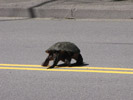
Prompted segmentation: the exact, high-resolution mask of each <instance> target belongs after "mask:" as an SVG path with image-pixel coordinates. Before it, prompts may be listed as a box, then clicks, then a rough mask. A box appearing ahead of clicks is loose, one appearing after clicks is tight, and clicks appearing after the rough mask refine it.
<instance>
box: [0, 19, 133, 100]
mask: <svg viewBox="0 0 133 100" xmlns="http://www.w3.org/2000/svg"><path fill="white" fill-rule="evenodd" d="M132 26H133V21H132V20H119V21H118V20H110V21H109V20H108V21H107V20H106V21H102V20H101V21H100V20H92V21H87V20H46V19H26V20H9V19H8V20H5V19H4V20H3V19H1V21H0V52H1V55H0V63H1V64H2V63H4V64H32V65H33V64H37V65H40V64H41V63H42V62H43V61H44V60H45V58H46V56H47V54H46V53H45V50H46V49H47V48H48V47H49V46H51V45H52V44H53V43H55V42H58V41H71V42H74V43H75V44H76V45H78V47H79V48H80V49H81V53H82V55H83V58H84V62H85V63H87V64H89V65H87V66H90V67H114V68H115V67H119V68H133V66H132V65H133V55H132V51H133V34H132V32H133V28H132ZM73 62H74V61H73ZM132 83H133V76H132V75H128V74H127V75H126V74H104V73H83V72H47V71H26V70H23V71H20V70H2V69H0V91H1V92H0V100H18V99H19V100H52V99H53V100H132V98H133V95H132V94H133V90H132V89H133V86H132Z"/></svg>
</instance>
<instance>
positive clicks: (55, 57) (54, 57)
mask: <svg viewBox="0 0 133 100" xmlns="http://www.w3.org/2000/svg"><path fill="white" fill-rule="evenodd" d="M53 59H54V60H53V62H54V63H53V65H52V66H50V67H48V68H47V69H50V68H54V67H55V66H56V65H57V64H58V62H59V60H60V54H59V53H55V54H54V56H53Z"/></svg>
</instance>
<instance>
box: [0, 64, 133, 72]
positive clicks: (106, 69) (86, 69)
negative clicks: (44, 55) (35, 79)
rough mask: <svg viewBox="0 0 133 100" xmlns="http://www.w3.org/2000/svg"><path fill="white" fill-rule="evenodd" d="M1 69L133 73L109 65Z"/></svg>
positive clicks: (36, 66)
mask: <svg viewBox="0 0 133 100" xmlns="http://www.w3.org/2000/svg"><path fill="white" fill-rule="evenodd" d="M0 69H12V70H36V71H64V72H93V73H115V74H133V68H109V67H86V66H84V67H60V68H54V69H46V67H42V66H41V65H24V64H0Z"/></svg>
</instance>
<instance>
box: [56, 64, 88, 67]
mask: <svg viewBox="0 0 133 100" xmlns="http://www.w3.org/2000/svg"><path fill="white" fill-rule="evenodd" d="M87 65H89V64H87V63H83V64H81V65H77V64H76V63H72V64H71V66H70V67H84V66H87ZM58 66H59V67H68V65H67V64H59V65H58Z"/></svg>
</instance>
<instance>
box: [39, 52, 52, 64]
mask: <svg viewBox="0 0 133 100" xmlns="http://www.w3.org/2000/svg"><path fill="white" fill-rule="evenodd" d="M52 58H53V55H52V53H50V54H49V55H48V57H47V58H46V60H45V61H44V62H43V63H42V66H48V64H49V61H50V60H52Z"/></svg>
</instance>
